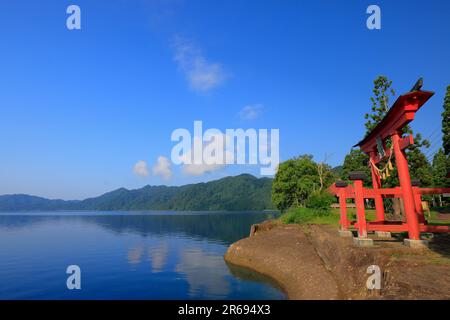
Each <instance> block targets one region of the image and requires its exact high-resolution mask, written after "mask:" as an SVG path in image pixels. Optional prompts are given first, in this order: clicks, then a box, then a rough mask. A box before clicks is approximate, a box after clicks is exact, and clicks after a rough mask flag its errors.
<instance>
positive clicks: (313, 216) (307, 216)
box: [280, 208, 339, 224]
mask: <svg viewBox="0 0 450 320" xmlns="http://www.w3.org/2000/svg"><path fill="white" fill-rule="evenodd" d="M280 220H281V222H283V223H285V224H294V223H296V224H307V223H311V224H313V223H314V224H338V221H339V215H338V214H332V213H331V211H330V210H326V211H324V210H316V209H310V208H291V209H289V210H288V211H287V212H286V213H284V214H283V215H281V216H280Z"/></svg>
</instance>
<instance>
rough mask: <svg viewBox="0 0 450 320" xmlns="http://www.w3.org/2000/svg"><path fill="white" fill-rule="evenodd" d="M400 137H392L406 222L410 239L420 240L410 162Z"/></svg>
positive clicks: (397, 133) (398, 135)
mask: <svg viewBox="0 0 450 320" xmlns="http://www.w3.org/2000/svg"><path fill="white" fill-rule="evenodd" d="M400 135H401V133H399V132H396V133H394V134H393V135H392V143H393V146H394V154H395V163H396V164H397V171H398V180H399V181H400V187H401V189H402V198H403V205H404V207H405V215H406V222H407V224H408V237H409V239H411V240H419V239H420V231H419V219H418V217H417V214H416V206H415V203H414V194H413V190H412V186H411V177H410V175H409V169H408V161H407V160H406V155H405V152H404V151H403V150H402V149H401V147H400Z"/></svg>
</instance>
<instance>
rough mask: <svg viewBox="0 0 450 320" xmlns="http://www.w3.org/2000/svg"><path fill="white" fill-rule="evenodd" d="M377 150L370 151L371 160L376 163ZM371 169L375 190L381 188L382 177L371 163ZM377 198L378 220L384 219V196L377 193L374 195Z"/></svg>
mask: <svg viewBox="0 0 450 320" xmlns="http://www.w3.org/2000/svg"><path fill="white" fill-rule="evenodd" d="M375 156H376V154H375V152H374V151H372V152H371V153H370V160H371V161H372V162H373V163H375ZM370 171H371V172H372V185H373V189H374V190H375V191H377V190H378V189H380V188H381V178H380V176H379V175H378V174H377V172H376V171H375V168H374V167H373V165H372V164H371V165H370ZM374 199H375V210H376V216H377V221H384V219H385V218H384V205H383V197H382V196H381V194H377V195H375V197H374Z"/></svg>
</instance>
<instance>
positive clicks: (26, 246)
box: [0, 212, 285, 299]
mask: <svg viewBox="0 0 450 320" xmlns="http://www.w3.org/2000/svg"><path fill="white" fill-rule="evenodd" d="M274 215H276V214H275V213H220V212H214V213H198V212H193V213H189V212H183V213H181V212H58V213H55V212H44V213H43V212H41V213H27V214H0V299H285V295H284V294H283V293H282V292H281V291H280V290H279V289H278V288H277V286H276V285H275V284H274V283H273V282H272V281H271V280H270V279H268V278H266V277H263V276H261V275H259V274H256V273H254V272H250V271H249V270H246V269H242V268H237V267H235V266H229V265H227V264H226V263H225V261H224V260H223V255H224V253H225V252H226V250H227V247H228V246H229V245H230V244H231V243H233V242H235V241H236V240H239V239H241V238H243V237H246V236H248V234H249V230H250V226H251V225H252V224H254V223H258V222H261V221H263V220H265V219H267V218H271V217H273V216H274ZM69 265H77V266H79V267H80V270H81V289H80V290H69V289H67V286H66V281H67V278H68V277H69V276H70V275H69V274H67V273H66V269H67V267H68V266H69Z"/></svg>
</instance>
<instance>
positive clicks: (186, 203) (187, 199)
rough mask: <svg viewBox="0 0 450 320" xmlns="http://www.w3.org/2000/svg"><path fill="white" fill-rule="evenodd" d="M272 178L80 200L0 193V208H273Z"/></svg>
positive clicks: (122, 192)
mask: <svg viewBox="0 0 450 320" xmlns="http://www.w3.org/2000/svg"><path fill="white" fill-rule="evenodd" d="M271 188H272V179H269V178H261V179H258V178H256V177H254V176H251V175H248V174H243V175H239V176H236V177H226V178H223V179H220V180H216V181H210V182H207V183H197V184H190V185H185V186H180V187H167V186H145V187H143V188H141V189H136V190H127V189H125V188H121V189H117V190H115V191H112V192H108V193H105V194H104V195H101V196H99V197H96V198H90V199H86V200H83V201H63V200H49V199H43V198H37V197H32V196H28V195H5V196H0V211H21V210H22V211H29V210H185V211H208V210H211V211H213V210H217V211H219V210H227V211H259V210H264V209H273V205H272V203H271V198H270V193H271Z"/></svg>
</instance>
